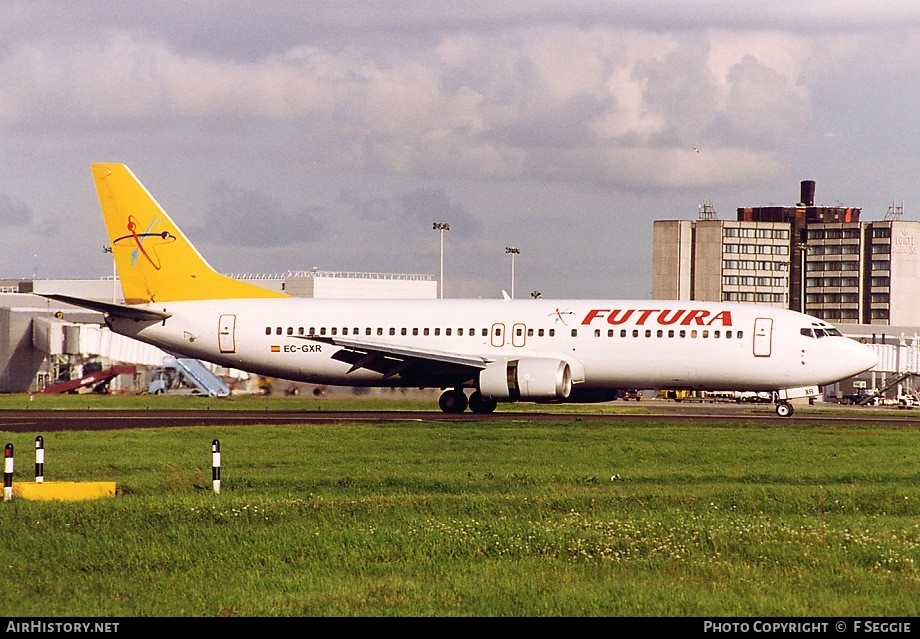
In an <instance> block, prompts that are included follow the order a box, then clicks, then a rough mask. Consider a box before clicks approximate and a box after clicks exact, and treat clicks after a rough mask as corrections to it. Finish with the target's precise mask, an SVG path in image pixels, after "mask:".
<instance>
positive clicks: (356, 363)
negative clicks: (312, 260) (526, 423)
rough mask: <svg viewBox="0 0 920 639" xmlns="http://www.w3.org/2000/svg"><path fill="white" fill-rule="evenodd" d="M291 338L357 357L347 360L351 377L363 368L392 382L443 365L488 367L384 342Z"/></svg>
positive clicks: (467, 357)
mask: <svg viewBox="0 0 920 639" xmlns="http://www.w3.org/2000/svg"><path fill="white" fill-rule="evenodd" d="M292 337H296V338H298V339H305V340H309V341H313V342H321V343H323V344H331V345H333V346H338V347H340V348H343V349H345V350H347V351H349V352H351V353H353V354H355V357H354V359H353V360H348V361H349V362H350V363H351V369H350V370H349V371H348V372H349V373H351V372H354V371H356V370H358V369H360V368H367V369H369V370H374V371H377V372H381V373H383V374H384V376H385V377H387V378H389V377H393V376H395V375H398V374H403V373H405V372H406V371H408V369H410V368H411V367H413V366H425V367H430V366H431V365H435V366H437V365H443V366H445V367H446V368H450V369H452V370H462V369H466V370H468V371H469V372H471V373H472V372H474V371H479V370H482V369H484V368H485V367H486V365H487V364H488V361H487V360H486V359H484V358H482V357H478V356H474V355H459V354H457V353H447V352H444V351H432V350H424V349H414V348H406V347H403V346H394V345H392V344H386V343H383V342H374V341H366V340H358V339H348V338H344V337H328V336H321V335H294V336H292Z"/></svg>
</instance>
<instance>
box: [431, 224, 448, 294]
mask: <svg viewBox="0 0 920 639" xmlns="http://www.w3.org/2000/svg"><path fill="white" fill-rule="evenodd" d="M431 228H433V229H434V230H435V231H439V232H440V234H441V276H440V280H439V281H438V297H439V298H443V297H444V231H449V230H450V224H448V223H447V222H433V223H432V224H431Z"/></svg>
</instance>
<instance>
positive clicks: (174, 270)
mask: <svg viewBox="0 0 920 639" xmlns="http://www.w3.org/2000/svg"><path fill="white" fill-rule="evenodd" d="M92 169H93V180H94V181H95V182H96V191H97V193H98V194H99V203H100V204H101V205H102V216H103V218H105V226H106V229H107V230H108V234H109V241H110V242H111V245H112V251H113V252H114V255H115V265H116V267H117V269H118V276H119V278H120V279H121V290H122V292H123V293H124V296H125V302H127V303H128V304H141V303H145V302H175V301H182V300H206V299H228V298H240V297H288V295H285V294H284V293H279V292H277V291H272V290H270V289H267V288H262V287H261V286H256V285H254V284H248V283H246V282H241V281H239V280H235V279H233V278H231V277H227V276H226V275H221V274H220V273H218V272H217V271H215V270H214V269H213V268H211V266H210V265H209V264H208V263H207V261H205V259H204V258H203V257H202V256H201V254H200V253H199V252H198V251H197V250H196V249H195V247H194V246H192V243H191V242H189V241H188V239H187V238H186V237H185V235H183V234H182V231H180V230H179V227H177V226H176V225H175V223H174V222H173V221H172V220H171V219H170V217H169V216H168V215H167V214H166V212H165V211H164V210H163V209H162V208H160V205H159V204H157V202H156V200H154V199H153V197H152V196H151V195H150V193H148V192H147V189H145V188H144V186H143V185H142V184H141V183H140V182H139V181H138V179H137V178H136V177H134V174H133V173H131V170H130V169H129V168H128V167H127V166H125V165H124V164H93V165H92Z"/></svg>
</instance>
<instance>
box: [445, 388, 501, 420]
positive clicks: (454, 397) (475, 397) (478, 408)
mask: <svg viewBox="0 0 920 639" xmlns="http://www.w3.org/2000/svg"><path fill="white" fill-rule="evenodd" d="M438 406H440V407H441V411H442V412H445V413H462V412H463V411H465V410H466V408H467V406H469V408H470V410H471V411H472V412H474V413H479V414H487V413H491V412H493V411H494V410H495V407H496V406H498V402H497V401H496V400H495V399H492V398H491V397H483V396H482V393H480V392H479V391H473V393H472V394H471V395H470V397H469V399H467V397H466V393H464V392H463V390H462V389H460V388H454V389H453V390H447V391H444V392H443V393H441V397H440V398H439V399H438Z"/></svg>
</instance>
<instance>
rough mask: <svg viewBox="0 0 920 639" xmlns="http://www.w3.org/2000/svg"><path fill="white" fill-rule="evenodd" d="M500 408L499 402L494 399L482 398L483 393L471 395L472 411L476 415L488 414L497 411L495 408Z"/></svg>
mask: <svg viewBox="0 0 920 639" xmlns="http://www.w3.org/2000/svg"><path fill="white" fill-rule="evenodd" d="M496 406H498V400H496V399H493V398H491V397H490V398H488V399H487V398H485V397H483V396H482V393H480V392H479V391H474V392H473V394H472V395H470V410H471V411H473V412H474V413H479V414H483V415H484V414H488V413H492V412H494V411H495V407H496Z"/></svg>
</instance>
